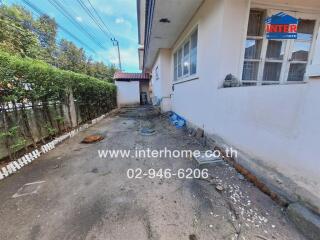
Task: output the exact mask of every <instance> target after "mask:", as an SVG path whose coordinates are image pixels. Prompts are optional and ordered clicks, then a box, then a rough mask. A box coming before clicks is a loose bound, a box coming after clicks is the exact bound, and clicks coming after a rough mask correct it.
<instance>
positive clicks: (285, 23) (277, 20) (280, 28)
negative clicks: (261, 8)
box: [265, 12, 299, 39]
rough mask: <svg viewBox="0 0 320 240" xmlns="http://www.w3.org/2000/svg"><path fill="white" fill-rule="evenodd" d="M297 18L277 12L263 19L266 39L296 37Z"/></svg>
mask: <svg viewBox="0 0 320 240" xmlns="http://www.w3.org/2000/svg"><path fill="white" fill-rule="evenodd" d="M298 22H299V20H298V19H297V18H294V17H292V16H290V15H288V14H286V13H283V12H279V13H277V14H275V15H272V16H271V17H269V18H267V19H266V20H265V23H266V33H267V39H297V29H298Z"/></svg>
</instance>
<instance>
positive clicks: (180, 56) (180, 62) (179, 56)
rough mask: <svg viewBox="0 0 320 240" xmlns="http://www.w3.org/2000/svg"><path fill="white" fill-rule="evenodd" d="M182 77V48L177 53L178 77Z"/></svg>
mask: <svg viewBox="0 0 320 240" xmlns="http://www.w3.org/2000/svg"><path fill="white" fill-rule="evenodd" d="M181 76H182V48H180V49H179V51H178V77H181Z"/></svg>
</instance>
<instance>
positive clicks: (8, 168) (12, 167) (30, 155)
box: [0, 109, 116, 181]
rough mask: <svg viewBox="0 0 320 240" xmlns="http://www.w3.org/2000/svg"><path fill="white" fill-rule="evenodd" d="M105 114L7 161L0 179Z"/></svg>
mask: <svg viewBox="0 0 320 240" xmlns="http://www.w3.org/2000/svg"><path fill="white" fill-rule="evenodd" d="M115 110H116V109H115ZM111 112H112V111H111ZM111 112H110V113H111ZM107 115H108V114H103V115H101V116H100V117H98V118H95V119H93V120H91V123H85V124H83V125H81V126H80V127H78V128H76V129H74V130H72V131H70V132H68V133H65V134H63V135H61V136H59V137H57V138H55V139H54V140H52V141H51V142H49V143H46V144H44V145H42V146H41V147H40V150H38V149H36V150H33V151H31V152H29V153H26V154H25V155H24V156H22V157H21V158H19V159H17V160H13V161H11V162H9V163H8V164H7V165H6V166H5V167H2V168H1V169H0V181H1V180H3V179H5V178H6V177H9V176H10V175H11V174H14V173H16V172H17V171H18V170H20V169H21V168H23V167H24V166H26V165H28V164H29V163H31V162H32V161H34V160H35V159H37V158H38V157H40V155H42V154H45V153H47V152H49V151H51V150H52V149H54V148H55V147H56V145H57V144H59V143H61V142H63V141H65V140H66V139H68V138H72V137H74V136H75V135H77V134H78V133H79V132H82V131H84V130H86V129H87V128H89V127H91V126H92V125H94V124H96V123H98V122H100V121H101V120H102V119H104V118H105V117H106V116H107Z"/></svg>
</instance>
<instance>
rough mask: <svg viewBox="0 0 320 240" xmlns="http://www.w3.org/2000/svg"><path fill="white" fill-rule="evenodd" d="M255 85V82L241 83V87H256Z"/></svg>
mask: <svg viewBox="0 0 320 240" xmlns="http://www.w3.org/2000/svg"><path fill="white" fill-rule="evenodd" d="M256 85H257V83H256V82H243V83H242V86H256Z"/></svg>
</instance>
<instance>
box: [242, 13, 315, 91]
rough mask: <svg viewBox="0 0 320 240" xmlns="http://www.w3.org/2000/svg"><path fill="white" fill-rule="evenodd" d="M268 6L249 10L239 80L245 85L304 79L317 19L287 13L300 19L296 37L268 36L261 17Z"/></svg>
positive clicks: (300, 80) (264, 14)
mask: <svg viewBox="0 0 320 240" xmlns="http://www.w3.org/2000/svg"><path fill="white" fill-rule="evenodd" d="M275 13H276V12H273V11H271V10H268V11H267V10H257V9H252V10H250V15H249V22H248V30H247V38H246V42H245V53H244V63H243V71H242V83H243V85H245V86H252V85H269V84H281V83H299V82H303V81H304V80H305V71H306V67H307V64H308V63H309V60H310V59H309V58H310V51H311V46H312V42H313V39H314V29H315V25H316V20H315V19H312V17H310V19H308V18H306V16H303V18H299V15H298V13H293V12H292V13H288V14H289V15H291V16H294V17H296V18H298V19H299V23H298V38H297V39H288V40H286V39H285V40H280V39H279V40H268V39H266V37H265V24H264V20H265V19H266V17H267V15H269V16H271V15H272V14H275Z"/></svg>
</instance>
